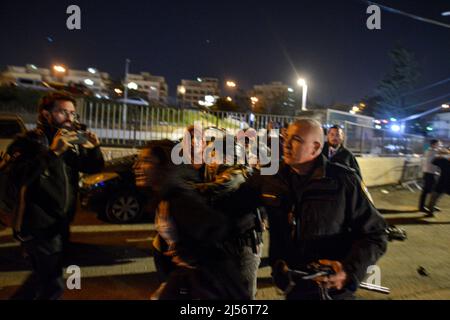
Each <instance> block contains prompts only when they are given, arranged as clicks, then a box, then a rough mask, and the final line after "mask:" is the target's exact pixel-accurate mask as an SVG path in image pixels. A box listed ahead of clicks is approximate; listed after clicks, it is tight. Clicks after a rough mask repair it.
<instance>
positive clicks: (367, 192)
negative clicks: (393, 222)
mask: <svg viewBox="0 0 450 320" xmlns="http://www.w3.org/2000/svg"><path fill="white" fill-rule="evenodd" d="M360 187H361V189H362V191H363V193H364V194H365V195H366V197H367V199H368V200H369V201H370V203H371V204H372V205H373V206H374V207H375V203H374V202H373V198H372V196H371V195H370V192H369V189H367V187H366V185H365V184H364V182H362V180H361V181H360Z"/></svg>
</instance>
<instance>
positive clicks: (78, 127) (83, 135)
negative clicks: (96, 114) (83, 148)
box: [70, 122, 88, 144]
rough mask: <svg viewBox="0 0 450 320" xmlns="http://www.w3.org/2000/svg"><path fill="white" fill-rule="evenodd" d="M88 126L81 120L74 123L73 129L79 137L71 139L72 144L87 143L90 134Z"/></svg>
mask: <svg viewBox="0 0 450 320" xmlns="http://www.w3.org/2000/svg"><path fill="white" fill-rule="evenodd" d="M86 129H87V126H86V125H85V124H83V123H80V122H74V123H73V131H76V133H77V139H76V140H73V141H70V143H72V144H85V143H86V142H88V134H87V132H86Z"/></svg>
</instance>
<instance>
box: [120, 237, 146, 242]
mask: <svg viewBox="0 0 450 320" xmlns="http://www.w3.org/2000/svg"><path fill="white" fill-rule="evenodd" d="M125 241H126V242H148V241H153V237H147V238H135V239H126V240H125Z"/></svg>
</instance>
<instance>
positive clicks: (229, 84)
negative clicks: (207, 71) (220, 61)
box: [226, 81, 236, 88]
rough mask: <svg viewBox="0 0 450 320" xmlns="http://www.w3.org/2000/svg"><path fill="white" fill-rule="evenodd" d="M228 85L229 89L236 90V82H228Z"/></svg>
mask: <svg viewBox="0 0 450 320" xmlns="http://www.w3.org/2000/svg"><path fill="white" fill-rule="evenodd" d="M226 84H227V87H229V88H236V82H234V81H227V82H226Z"/></svg>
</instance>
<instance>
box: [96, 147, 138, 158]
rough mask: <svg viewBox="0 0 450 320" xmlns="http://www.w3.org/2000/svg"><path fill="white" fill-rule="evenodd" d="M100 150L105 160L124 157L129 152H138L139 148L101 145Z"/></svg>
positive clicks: (129, 153)
mask: <svg viewBox="0 0 450 320" xmlns="http://www.w3.org/2000/svg"><path fill="white" fill-rule="evenodd" d="M101 150H102V153H103V158H104V159H105V160H111V159H115V158H120V157H125V156H128V155H131V154H137V153H138V152H139V150H138V149H135V148H113V147H101Z"/></svg>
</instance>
